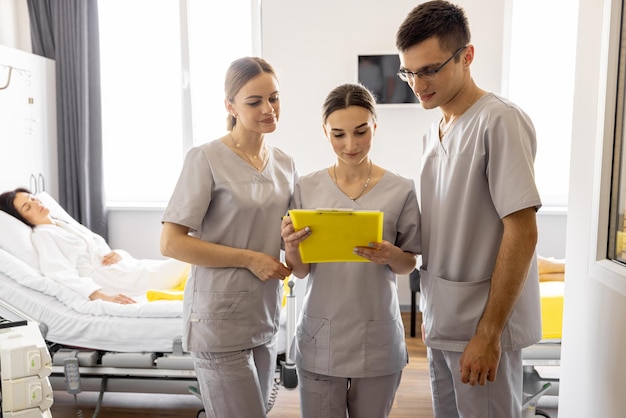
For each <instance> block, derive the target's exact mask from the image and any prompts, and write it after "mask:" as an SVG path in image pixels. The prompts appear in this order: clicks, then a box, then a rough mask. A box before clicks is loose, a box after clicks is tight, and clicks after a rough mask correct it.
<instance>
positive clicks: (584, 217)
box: [557, 0, 626, 418]
mask: <svg viewBox="0 0 626 418" xmlns="http://www.w3.org/2000/svg"><path fill="white" fill-rule="evenodd" d="M619 3H621V2H620V1H618V0H581V1H580V7H581V10H580V13H579V16H580V20H579V34H578V48H577V53H578V55H577V64H576V70H577V71H576V86H575V96H574V100H575V101H574V124H573V129H572V132H573V138H572V154H571V172H570V190H569V196H570V201H569V214H568V225H567V251H566V264H567V268H566V280H565V306H564V321H563V345H562V354H561V360H562V361H561V385H560V396H559V416H563V417H609V418H617V417H623V416H624V415H625V414H626V412H625V411H626V397H625V396H624V388H625V387H626V356H624V353H625V352H626V328H625V327H624V325H623V323H624V322H623V320H624V318H626V296H625V295H624V293H623V292H619V291H616V290H614V289H613V288H611V287H610V286H607V285H606V284H605V283H603V282H601V281H599V280H597V279H598V278H601V279H605V280H608V279H611V278H612V279H614V280H615V281H616V282H618V283H619V282H621V283H622V284H623V283H625V281H626V272H625V270H626V269H625V268H624V267H621V268H618V266H617V265H614V263H611V262H604V263H602V262H601V261H600V262H598V261H596V260H598V256H597V255H596V249H597V248H600V247H601V246H602V245H604V244H603V243H602V235H603V234H602V232H605V231H606V229H605V228H604V227H605V225H600V226H598V221H597V220H596V219H597V218H598V217H600V218H601V217H602V216H600V215H602V213H608V211H607V210H606V209H607V208H606V201H607V200H608V199H606V198H607V196H608V193H607V192H606V177H607V176H606V174H607V172H606V170H604V169H603V170H600V168H601V164H600V163H601V159H602V158H605V159H606V160H608V164H606V166H608V168H609V173H608V174H610V152H611V147H610V145H611V138H612V135H613V134H612V129H609V130H607V131H606V132H605V130H604V127H603V123H604V106H605V94H604V93H605V91H606V85H605V83H604V81H603V80H604V78H605V77H606V76H607V73H610V72H607V69H606V68H605V67H604V66H605V64H606V61H607V58H606V57H605V56H604V55H603V50H604V48H605V45H606V44H605V42H603V36H605V35H606V33H607V30H608V27H607V24H606V23H605V22H603V11H604V10H603V8H604V7H605V6H610V5H611V4H613V5H618V4H619ZM614 16H617V17H619V12H618V11H614ZM618 21H619V19H618ZM557 73H558V70H557ZM612 90H615V88H614V87H612ZM611 102H613V103H614V100H609V103H611ZM608 113H609V112H607V114H608ZM605 135H606V137H605ZM607 144H608V145H609V147H607V148H606V149H604V151H607V150H608V151H609V154H603V153H602V151H603V147H604V146H605V145H607ZM606 157H609V158H608V159H607V158H606ZM606 166H605V168H606ZM609 178H610V176H609ZM601 186H602V187H601ZM600 189H604V190H602V192H603V193H602V194H599V193H598V192H599V191H600ZM599 232H600V233H599ZM598 236H599V237H600V241H598V243H597V244H598V245H597V247H596V240H597V238H598ZM599 258H600V259H602V258H604V257H599ZM603 265H605V266H609V267H613V268H615V270H616V273H615V274H613V275H610V274H608V272H607V271H606V269H603V268H601V266H603ZM599 270H600V272H598V271H599Z"/></svg>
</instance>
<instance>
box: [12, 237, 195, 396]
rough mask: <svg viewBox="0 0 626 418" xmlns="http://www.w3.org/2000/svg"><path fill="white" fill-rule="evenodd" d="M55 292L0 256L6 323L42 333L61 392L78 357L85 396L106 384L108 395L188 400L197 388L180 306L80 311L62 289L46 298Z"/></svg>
mask: <svg viewBox="0 0 626 418" xmlns="http://www.w3.org/2000/svg"><path fill="white" fill-rule="evenodd" d="M50 285H51V282H50V280H49V279H46V278H45V277H44V276H42V275H41V274H40V273H39V272H38V271H37V270H35V269H33V268H32V267H30V266H29V265H27V264H26V263H24V262H23V261H21V260H20V259H18V258H16V257H15V256H13V255H11V254H10V253H8V252H7V251H5V250H3V249H0V288H2V292H0V317H3V318H6V319H11V320H16V319H18V318H23V319H26V320H27V321H29V322H33V323H36V324H37V325H38V326H39V329H40V331H41V334H42V336H43V338H44V339H45V341H46V342H47V344H48V349H49V351H50V354H51V356H52V359H53V367H52V374H51V376H50V382H51V384H52V386H53V388H54V389H55V390H65V388H66V386H65V381H64V370H63V362H64V359H65V358H67V357H68V356H76V357H77V358H78V363H79V366H80V375H81V384H82V388H83V390H85V391H100V390H102V388H103V386H102V385H103V381H105V382H106V387H105V389H106V391H120V392H144V393H189V392H188V390H189V387H190V386H194V385H196V384H197V382H196V378H195V372H194V370H193V363H192V360H191V357H190V355H189V354H188V353H185V352H183V350H182V344H181V333H182V327H183V322H182V302H181V301H157V302H147V301H145V302H143V301H139V303H137V304H136V305H116V304H111V303H106V302H101V301H91V302H86V303H82V304H80V303H76V300H75V299H73V295H60V294H59V293H63V289H60V290H61V292H57V294H56V296H51V295H50V294H49V293H46V290H47V288H48V287H49V286H50ZM56 287H57V288H59V286H56ZM58 297H61V298H62V299H63V298H65V300H66V301H70V302H69V303H70V306H68V304H66V303H63V302H61V301H60V300H59V299H58ZM94 302H95V303H94ZM99 302H101V303H99ZM99 305H100V306H99ZM128 307H132V308H130V309H128ZM119 308H121V309H119Z"/></svg>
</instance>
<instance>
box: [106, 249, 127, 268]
mask: <svg viewBox="0 0 626 418" xmlns="http://www.w3.org/2000/svg"><path fill="white" fill-rule="evenodd" d="M121 259H122V256H121V255H119V254H118V253H116V252H115V251H111V252H110V253H108V254H107V255H105V256H104V257H102V265H103V266H110V265H112V264H115V263H119V262H120V260H121Z"/></svg>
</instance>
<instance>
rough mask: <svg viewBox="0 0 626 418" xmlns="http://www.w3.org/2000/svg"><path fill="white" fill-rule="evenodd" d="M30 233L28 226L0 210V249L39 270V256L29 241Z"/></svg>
mask: <svg viewBox="0 0 626 418" xmlns="http://www.w3.org/2000/svg"><path fill="white" fill-rule="evenodd" d="M32 232H33V230H32V229H31V227H30V226H28V225H26V224H25V223H24V222H22V221H20V220H18V219H16V218H14V217H13V216H11V215H9V214H8V213H6V212H3V211H1V210H0V248H2V249H3V250H5V251H7V252H9V253H11V254H13V255H14V256H15V257H17V258H19V259H20V260H22V261H24V262H25V263H26V264H28V265H29V266H31V267H33V268H35V269H37V270H39V256H38V255H37V251H35V247H33V243H32V241H31V240H30V236H31V234H32Z"/></svg>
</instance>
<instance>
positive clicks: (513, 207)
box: [420, 94, 541, 417]
mask: <svg viewBox="0 0 626 418" xmlns="http://www.w3.org/2000/svg"><path fill="white" fill-rule="evenodd" d="M423 143H424V148H423V149H424V154H423V164H422V175H421V205H422V206H421V209H422V249H423V253H422V261H423V265H422V267H421V275H422V276H421V283H420V285H421V301H420V309H421V310H422V312H423V321H424V327H425V333H426V335H425V337H426V338H425V341H426V345H427V346H428V347H429V349H431V350H442V351H444V352H445V351H449V352H462V351H463V350H464V348H465V346H466V344H467V343H468V342H469V340H470V339H471V338H472V336H473V335H474V333H475V331H476V326H477V324H478V321H479V320H480V318H481V315H482V313H483V310H484V308H485V303H486V301H487V297H488V294H489V289H490V284H491V274H492V271H493V267H494V264H495V260H496V257H497V254H498V249H499V246H500V241H501V238H502V233H503V226H502V221H501V218H504V217H505V216H507V215H509V214H511V213H514V212H516V211H519V210H522V209H525V208H529V207H535V208H536V209H538V208H539V207H540V206H541V200H540V198H539V192H538V191H537V188H536V185H535V180H534V168H533V166H534V158H535V152H536V138H535V131H534V127H533V125H532V122H531V121H530V119H529V118H528V116H527V115H526V114H524V113H523V112H522V111H521V110H520V109H519V108H518V107H516V106H515V105H513V104H512V103H510V102H509V101H507V100H505V99H502V98H500V97H498V96H496V95H494V94H486V95H485V96H483V97H482V98H480V99H479V100H478V101H477V102H476V103H475V104H474V105H473V106H472V107H470V108H469V109H468V110H467V111H466V112H465V113H464V114H463V115H462V116H460V117H459V119H457V121H456V122H455V125H454V126H453V128H452V130H451V131H450V132H449V133H448V134H447V135H446V136H445V137H444V138H443V140H442V141H440V140H439V134H438V126H437V123H434V124H433V126H432V128H431V129H430V130H429V131H428V132H427V133H426V134H425V136H424V142H423ZM540 338H541V318H540V305H539V279H538V272H537V260H536V257H534V258H533V261H532V263H531V266H530V271H529V273H528V277H527V280H526V282H525V285H524V288H523V290H522V292H521V295H520V297H519V300H518V302H517V304H516V306H515V308H514V311H513V313H512V314H511V317H510V318H509V320H508V322H507V324H506V327H505V329H504V331H503V333H502V339H501V346H502V350H503V351H504V352H515V351H519V350H521V349H522V348H524V347H527V346H529V345H531V344H534V343H536V342H537V341H539V339H540ZM431 358H432V356H431ZM505 364H506V362H503V364H502V365H501V366H502V367H506V366H505ZM511 364H514V363H511ZM458 367H459V366H458V362H457V363H454V362H452V366H450V373H451V376H450V381H449V382H448V384H449V387H450V388H452V385H453V382H452V375H454V376H456V377H459V378H460V376H458V375H459V372H458ZM521 372H522V370H521V367H520V368H519V370H503V371H502V373H500V371H498V376H500V375H502V376H507V375H508V376H511V375H512V374H517V373H519V374H521ZM512 381H515V385H518V384H519V385H520V387H519V397H520V398H521V392H522V388H521V379H519V380H518V379H517V378H516V379H512ZM455 383H458V382H455ZM498 384H508V382H507V379H506V378H502V379H501V378H497V379H496V381H495V382H488V383H487V385H492V386H493V387H492V392H493V393H495V390H496V389H495V385H498ZM461 386H464V385H461ZM465 386H467V385H465ZM512 387H513V386H512ZM507 391H508V392H507ZM504 392H505V393H513V394H515V395H517V392H518V389H517V386H514V387H513V389H511V390H510V389H507V390H506V391H504ZM449 395H450V397H449V398H448V399H443V400H442V401H441V404H442V405H443V404H446V403H447V404H452V405H454V404H455V399H454V391H452V390H451V391H450V394H449ZM457 396H459V394H457ZM501 398H502V399H500V400H499V401H501V402H503V403H507V402H514V403H515V402H518V400H517V399H513V400H511V397H510V396H502V397H501ZM458 403H459V404H463V400H460V401H459V402H458ZM510 407H511V408H512V409H515V408H516V406H515V405H511V406H510ZM435 409H436V408H435ZM520 411H521V406H520ZM460 412H461V411H460ZM517 414H519V412H518V413H516V414H515V415H510V414H509V413H508V412H507V413H506V414H505V415H506V416H510V417H514V416H517ZM505 415H501V416H505ZM435 416H446V417H449V416H453V415H445V414H442V415H438V414H437V413H436V414H435ZM460 416H474V415H463V414H461V415H460ZM476 416H489V415H480V414H479V415H476Z"/></svg>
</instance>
